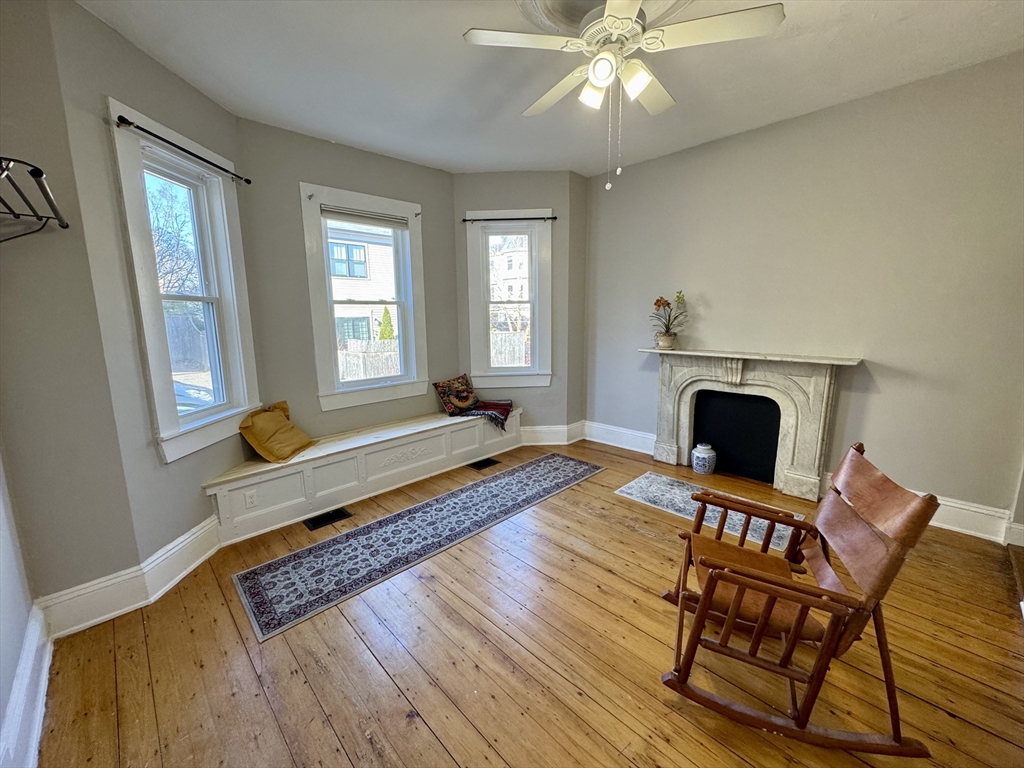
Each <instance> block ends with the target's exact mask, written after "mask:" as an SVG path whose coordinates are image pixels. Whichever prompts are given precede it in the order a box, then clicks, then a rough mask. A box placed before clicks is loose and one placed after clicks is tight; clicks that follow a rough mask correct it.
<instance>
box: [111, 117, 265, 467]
mask: <svg viewBox="0 0 1024 768" xmlns="http://www.w3.org/2000/svg"><path fill="white" fill-rule="evenodd" d="M110 112H111V116H112V117H113V118H115V119H116V116H117V115H119V114H124V115H127V116H128V117H129V119H131V120H133V121H136V122H138V123H141V124H143V125H146V126H147V127H150V126H152V127H151V128H150V130H154V131H156V132H158V133H160V134H161V135H163V136H166V137H167V138H169V139H171V140H172V141H174V142H176V143H177V144H180V145H181V146H184V147H187V148H188V149H190V150H191V151H193V152H195V153H196V154H200V155H202V156H205V157H209V158H210V159H211V160H213V161H214V162H217V163H218V164H220V165H223V166H224V167H227V168H230V167H231V163H230V161H229V160H227V159H226V158H221V157H218V156H217V155H215V154H213V153H212V152H210V151H209V150H207V149H205V148H204V147H201V146H199V145H197V144H195V143H194V142H191V141H189V140H188V139H187V138H185V137H183V136H179V135H178V134H175V133H174V132H173V131H171V130H170V129H168V128H165V127H163V126H160V125H158V124H157V123H155V122H154V121H152V120H149V119H148V118H146V117H145V116H143V115H139V114H137V113H135V112H133V111H132V110H130V109H129V108H128V107H126V106H124V105H122V104H118V103H117V102H116V101H113V100H111V101H110ZM114 139H115V147H116V151H117V161H118V170H119V173H120V177H121V187H122V193H123V197H124V211H125V216H126V219H127V223H128V235H129V247H130V249H131V256H132V266H133V268H134V277H135V287H136V291H137V305H138V309H139V315H140V317H139V320H140V328H141V330H142V337H143V342H144V350H143V351H144V355H145V362H146V364H147V367H148V372H149V376H148V379H149V388H150V400H151V405H152V408H151V410H152V412H153V415H154V420H155V427H156V428H155V431H156V437H157V445H158V446H159V450H160V452H161V455H162V456H163V459H164V461H167V462H170V461H174V460H175V459H178V458H181V457H182V456H185V455H187V454H189V453H192V452H194V451H197V450H199V449H201V448H203V447H205V446H207V445H211V444H212V443H214V442H217V441H218V440H223V439H225V438H227V437H230V436H231V435H233V434H235V433H236V432H237V430H238V424H239V422H240V421H241V419H242V418H243V417H244V416H245V414H246V413H247V412H248V411H250V410H251V409H252V408H254V407H257V406H258V405H259V399H258V395H257V387H256V367H255V361H254V356H253V349H252V331H251V328H250V325H249V307H248V300H247V298H246V293H245V272H244V265H243V263H242V249H241V234H240V231H239V225H238V202H237V197H236V194H235V189H234V185H233V183H232V182H231V181H230V180H229V179H228V178H226V177H225V176H223V175H221V174H219V173H217V172H215V171H214V170H213V169H211V168H210V167H209V166H208V165H206V164H205V163H202V162H199V161H196V160H195V158H192V157H189V156H187V155H185V154H184V153H180V152H177V151H175V150H173V149H171V148H168V147H167V146H166V145H164V144H162V143H161V142H157V141H154V140H151V139H149V138H147V137H145V136H141V135H139V134H136V133H135V132H133V131H129V130H124V129H118V128H115V129H114Z"/></svg>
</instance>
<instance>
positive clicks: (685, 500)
mask: <svg viewBox="0 0 1024 768" xmlns="http://www.w3.org/2000/svg"><path fill="white" fill-rule="evenodd" d="M706 490H707V488H701V487H700V486H699V485H693V484H692V483H685V482H683V481H682V480H676V479H675V478H674V477H665V475H659V474H658V473H657V472H648V473H647V474H645V475H641V476H640V477H638V478H637V479H636V480H634V481H633V482H631V483H627V484H626V485H624V486H622V487H621V488H619V490H617V491H616V493H617V494H618V495H619V496H625V497H626V498H627V499H632V500H633V501H639V502H641V503H643V504H648V505H649V506H652V507H657V508H658V509H663V510H665V511H666V512H671V513H672V514H674V515H679V516H680V517H685V518H686V519H687V520H693V519H694V518H696V517H697V507H698V506H699V505H698V504H697V502H696V501H694V500H693V499H691V498H690V497H691V496H692V495H693V494H695V493H700V492H701V491H706ZM794 514H795V513H794ZM721 515H722V510H721V508H720V507H708V511H707V512H706V513H705V514H704V524H705V525H710V526H711V527H712V528H716V527H717V526H718V521H719V519H720V518H721ZM796 517H797V519H799V520H803V519H804V516H803V515H796ZM743 520H744V517H743V515H741V514H739V513H738V512H730V513H729V516H728V517H727V518H726V519H725V530H726V531H727V532H729V533H731V534H733V535H735V536H739V535H740V532H741V531H742V530H743ZM767 530H768V522H767V521H765V520H759V519H758V518H756V517H755V518H754V519H753V520H752V521H751V523H750V530H749V531H747V539H749V540H750V541H755V542H757V543H758V544H760V543H761V542H763V541H764V535H765V533H766V532H767ZM792 530H793V529H792V528H790V527H789V526H788V525H780V526H777V527H776V528H775V533H774V534H773V535H772V543H771V547H772V549H779V550H785V549H786V544H787V543H788V542H789V534H790V531H792Z"/></svg>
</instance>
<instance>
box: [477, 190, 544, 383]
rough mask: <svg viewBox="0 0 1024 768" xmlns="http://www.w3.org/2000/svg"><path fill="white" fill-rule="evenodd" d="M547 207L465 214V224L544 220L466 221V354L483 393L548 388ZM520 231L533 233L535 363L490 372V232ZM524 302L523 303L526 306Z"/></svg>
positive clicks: (494, 369) (533, 339) (533, 351)
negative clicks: (544, 219) (511, 389)
mask: <svg viewBox="0 0 1024 768" xmlns="http://www.w3.org/2000/svg"><path fill="white" fill-rule="evenodd" d="M552 215H553V214H552V211H551V209H550V208H534V209H527V210H503V211H466V215H465V218H466V219H532V218H537V219H542V218H545V217H547V220H546V221H521V222H518V223H517V222H515V221H508V222H502V224H497V225H495V224H489V223H488V222H483V221H467V222H466V261H467V264H466V274H467V276H468V282H469V285H468V288H469V350H470V355H469V359H470V363H469V365H470V375H471V376H472V377H473V381H474V383H475V384H476V385H477V386H478V387H479V388H481V389H484V388H491V387H493V388H498V387H501V388H510V387H548V386H551V327H552V326H551V220H550V217H551V216H552ZM509 227H516V228H518V227H521V228H522V229H523V230H524V231H529V232H530V233H531V235H530V237H531V240H532V241H533V243H534V246H535V248H536V257H535V258H533V259H532V262H533V263H532V264H530V278H531V280H532V281H533V285H531V288H532V289H533V290H532V291H531V294H532V295H533V296H535V297H536V299H535V300H531V302H530V303H531V304H534V301H535V304H534V306H535V307H536V318H531V323H532V324H534V328H533V330H534V334H533V338H532V339H531V342H532V343H533V344H534V348H533V350H531V352H532V353H535V355H536V359H535V360H534V361H533V365H531V366H530V367H529V368H524V369H508V368H494V367H491V365H490V341H489V332H488V330H487V329H488V327H489V321H488V315H487V307H488V305H489V304H490V303H491V301H490V286H489V285H488V284H487V277H488V270H489V267H488V266H487V265H486V263H485V262H486V259H487V257H488V256H487V254H488V251H487V241H486V237H487V234H488V233H489V232H490V231H493V230H495V229H506V228H509ZM524 303H525V302H524Z"/></svg>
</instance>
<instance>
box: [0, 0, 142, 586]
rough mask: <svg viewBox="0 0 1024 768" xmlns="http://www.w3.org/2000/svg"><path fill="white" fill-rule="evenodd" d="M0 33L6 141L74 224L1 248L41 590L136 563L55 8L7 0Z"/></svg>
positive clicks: (11, 415)
mask: <svg viewBox="0 0 1024 768" xmlns="http://www.w3.org/2000/svg"><path fill="white" fill-rule="evenodd" d="M90 18H91V17H90ZM0 29H2V30H3V36H4V39H3V45H0V92H2V93H3V98H0V148H2V151H3V152H4V153H5V154H9V155H11V156H13V157H18V158H21V159H23V160H27V161H29V162H34V163H37V164H39V165H40V166H41V167H42V168H43V170H44V171H45V172H46V174H47V178H48V180H49V183H50V187H51V189H52V190H53V194H54V197H55V198H56V199H57V202H58V204H59V205H60V207H61V211H62V212H63V213H64V215H65V216H66V217H67V219H68V221H69V222H70V224H71V228H70V229H68V230H60V229H58V228H57V227H56V226H53V227H48V228H47V230H46V231H44V232H41V233H40V234H37V235H31V236H28V237H23V238H20V239H18V240H13V241H10V242H7V243H5V244H3V245H2V246H0V442H2V443H3V445H4V446H5V447H6V449H7V451H8V453H7V462H8V463H7V467H6V469H7V479H8V485H9V488H10V492H11V496H12V498H13V499H14V502H15V505H16V508H17V510H18V513H19V517H18V526H19V532H20V534H21V544H22V547H23V548H24V550H25V561H26V565H27V566H28V576H29V582H30V584H31V585H32V588H33V592H34V593H35V594H37V595H44V594H49V593H51V592H56V591H58V590H61V589H64V588H66V587H71V586H74V585H76V584H82V583H84V582H87V581H90V580H92V579H96V578H99V577H100V576H105V575H107V574H110V573H113V572H115V571H118V570H121V569H123V568H127V567H129V566H132V565H136V564H138V562H139V559H138V552H137V550H136V546H135V533H134V526H133V521H132V515H131V509H130V505H129V500H128V493H127V488H126V484H125V479H124V471H123V467H122V464H121V454H120V451H119V448H118V437H117V430H116V427H115V423H114V413H113V406H112V399H111V392H110V383H109V381H108V378H107V369H106V367H105V365H104V357H103V343H102V338H101V335H100V324H99V319H98V316H97V309H96V299H95V298H94V295H93V276H92V273H91V271H90V268H89V258H88V254H87V253H86V242H85V232H84V230H83V226H82V218H83V217H82V214H81V213H80V210H79V201H78V192H77V189H76V187H75V179H74V173H73V170H72V158H71V151H70V147H69V144H68V135H67V125H66V123H65V115H64V105H63V103H62V100H61V89H60V83H59V81H58V74H57V68H56V65H55V63H54V45H53V40H52V38H51V35H50V25H49V22H48V19H47V7H46V4H45V3H29V2H2V3H0Z"/></svg>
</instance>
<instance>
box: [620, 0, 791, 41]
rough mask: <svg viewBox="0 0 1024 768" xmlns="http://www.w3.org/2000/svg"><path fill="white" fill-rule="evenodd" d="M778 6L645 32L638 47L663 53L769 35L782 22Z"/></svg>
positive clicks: (738, 12) (783, 16)
mask: <svg viewBox="0 0 1024 768" xmlns="http://www.w3.org/2000/svg"><path fill="white" fill-rule="evenodd" d="M785 18H786V12H785V11H784V10H783V8H782V3H775V4H774V5H762V6H761V7H760V8H747V9H746V10H744V11H733V12H732V13H720V14H718V15H717V16H706V17H704V18H703V19H693V20H691V21H681V22H679V23H678V24H669V25H668V26H667V27H662V28H660V29H652V30H649V31H648V32H647V33H646V34H645V35H644V37H643V40H642V42H641V43H640V46H641V47H642V48H643V49H644V50H645V51H650V52H654V51H667V50H671V49H672V48H686V47H689V46H691V45H705V44H706V43H721V42H724V41H726V40H743V39H745V38H748V37H761V36H762V35H770V34H771V33H772V32H774V31H775V28H776V27H778V26H779V24H781V23H782V22H783V20H785Z"/></svg>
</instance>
